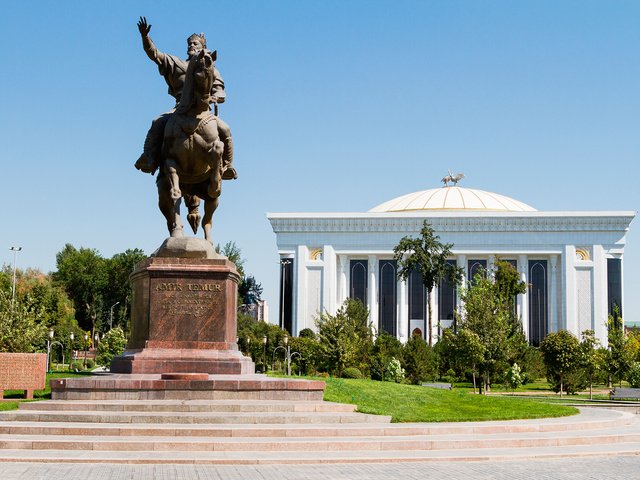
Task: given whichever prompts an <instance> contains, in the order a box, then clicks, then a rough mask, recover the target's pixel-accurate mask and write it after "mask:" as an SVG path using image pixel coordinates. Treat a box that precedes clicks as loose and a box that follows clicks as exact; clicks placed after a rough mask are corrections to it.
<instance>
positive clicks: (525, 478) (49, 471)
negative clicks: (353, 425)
mask: <svg viewBox="0 0 640 480" xmlns="http://www.w3.org/2000/svg"><path fill="white" fill-rule="evenodd" d="M0 478H2V480H17V479H21V480H22V479H25V480H50V479H52V478H57V479H64V480H87V479H91V480H102V479H105V480H107V479H108V480H125V479H126V480H146V479H150V480H165V479H166V480H174V479H175V480H201V479H202V480H205V479H206V480H244V479H247V480H375V479H384V480H424V479H465V480H469V479H473V480H485V479H492V480H493V479H496V480H500V479H505V480H545V479H550V480H551V479H553V480H565V479H566V480H569V479H570V480H575V479H580V480H587V479H594V480H603V479H638V478H640V456H619V457H588V458H571V459H556V460H524V461H504V462H429V463H393V464H354V465H258V466H215V465H112V464H98V465H91V464H43V463H3V464H0Z"/></svg>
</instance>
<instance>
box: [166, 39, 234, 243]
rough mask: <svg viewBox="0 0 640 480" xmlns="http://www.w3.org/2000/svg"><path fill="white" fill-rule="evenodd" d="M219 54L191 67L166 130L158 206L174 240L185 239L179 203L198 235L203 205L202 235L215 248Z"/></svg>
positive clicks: (219, 165)
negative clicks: (214, 103) (214, 108)
mask: <svg viewBox="0 0 640 480" xmlns="http://www.w3.org/2000/svg"><path fill="white" fill-rule="evenodd" d="M215 60H216V52H215V51H214V52H209V51H207V50H202V51H200V53H199V54H198V55H196V56H194V57H193V58H191V60H190V61H189V66H188V68H187V73H186V78H185V84H184V88H183V91H182V96H181V98H180V103H179V104H178V106H177V107H176V111H175V112H174V113H173V114H172V115H171V117H170V118H169V120H168V121H167V124H166V126H165V129H164V141H163V145H162V153H161V155H160V173H159V174H158V178H157V180H156V184H157V186H158V197H159V200H158V205H159V207H160V211H161V212H162V214H163V215H164V216H165V218H166V220H167V228H168V229H169V234H170V236H171V237H182V236H183V231H182V222H181V220H180V203H181V199H182V198H184V202H185V205H186V206H187V209H188V214H187V221H188V222H189V225H191V228H192V229H193V233H196V232H197V230H198V224H199V223H200V213H199V206H200V200H201V199H202V200H204V215H203V217H202V229H203V230H204V238H205V239H206V240H208V241H209V242H211V223H212V218H213V212H215V210H216V208H217V207H218V202H219V198H220V192H221V184H222V173H223V162H222V154H223V151H224V144H223V143H222V141H221V140H220V138H219V135H218V127H217V123H216V121H217V120H216V116H214V115H213V114H212V113H211V111H210V108H209V104H210V102H211V86H212V85H213V82H214V79H215V75H214V69H213V66H214V62H215Z"/></svg>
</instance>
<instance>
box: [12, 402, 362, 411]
mask: <svg viewBox="0 0 640 480" xmlns="http://www.w3.org/2000/svg"><path fill="white" fill-rule="evenodd" d="M20 410H29V411H40V412H44V411H49V412H52V411H107V412H353V411H355V405H349V404H344V403H333V402H315V401H299V402H290V401H286V400H147V401H145V402H136V401H130V400H47V401H42V402H25V403H21V404H20Z"/></svg>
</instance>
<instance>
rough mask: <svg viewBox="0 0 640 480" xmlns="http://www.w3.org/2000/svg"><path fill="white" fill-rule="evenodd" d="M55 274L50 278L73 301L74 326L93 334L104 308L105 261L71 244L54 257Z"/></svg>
mask: <svg viewBox="0 0 640 480" xmlns="http://www.w3.org/2000/svg"><path fill="white" fill-rule="evenodd" d="M56 264H57V268H58V270H57V271H56V272H54V273H53V278H54V280H55V281H56V282H58V283H59V284H60V285H61V286H62V287H63V288H64V289H65V291H66V292H67V295H69V297H70V298H71V300H72V301H73V304H74V307H75V310H76V319H77V320H78V324H79V325H80V327H81V328H83V329H84V330H93V328H94V326H95V323H96V319H97V318H98V317H99V316H101V314H102V312H103V308H104V301H103V291H104V288H105V286H106V285H107V281H108V275H107V268H106V262H105V259H104V258H102V257H101V256H100V253H99V252H98V251H97V250H94V249H92V248H80V249H76V248H75V247H74V246H73V245H71V244H66V245H65V247H64V248H63V249H62V250H61V251H60V252H58V254H56Z"/></svg>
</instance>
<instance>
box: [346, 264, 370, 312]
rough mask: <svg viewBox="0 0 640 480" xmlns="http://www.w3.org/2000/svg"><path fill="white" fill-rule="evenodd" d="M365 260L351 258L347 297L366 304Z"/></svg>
mask: <svg viewBox="0 0 640 480" xmlns="http://www.w3.org/2000/svg"><path fill="white" fill-rule="evenodd" d="M367 270H368V269H367V261H366V260H351V288H350V289H349V297H350V298H357V299H358V300H360V301H361V302H362V303H363V305H366V304H367Z"/></svg>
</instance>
